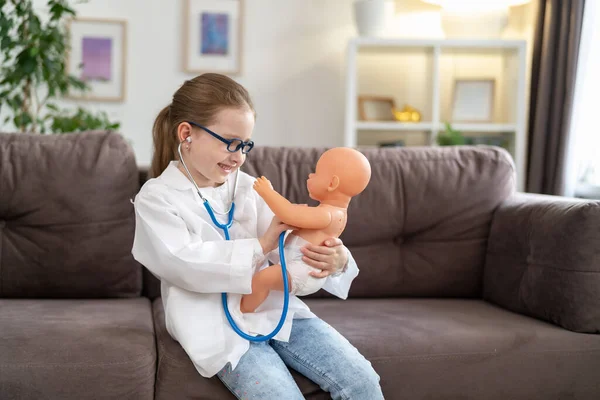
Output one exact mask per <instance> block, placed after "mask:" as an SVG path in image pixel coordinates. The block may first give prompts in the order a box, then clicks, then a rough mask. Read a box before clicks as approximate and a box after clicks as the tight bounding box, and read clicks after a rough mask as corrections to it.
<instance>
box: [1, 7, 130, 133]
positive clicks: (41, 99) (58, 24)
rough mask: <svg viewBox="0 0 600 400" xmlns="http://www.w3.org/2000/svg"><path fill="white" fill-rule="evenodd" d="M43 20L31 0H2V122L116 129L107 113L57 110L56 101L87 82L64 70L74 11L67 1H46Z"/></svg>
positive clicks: (31, 128)
mask: <svg viewBox="0 0 600 400" xmlns="http://www.w3.org/2000/svg"><path fill="white" fill-rule="evenodd" d="M47 6H48V18H46V20H45V21H42V19H41V18H40V16H39V15H38V14H37V13H36V12H35V10H34V8H33V4H32V0H0V60H1V64H0V110H6V109H7V110H8V116H7V117H6V118H5V119H4V123H5V124H6V123H9V122H12V123H13V124H14V126H15V128H16V129H17V130H18V131H20V132H36V133H37V132H39V133H47V132H51V133H64V132H75V131H82V130H88V129H109V130H110V129H112V130H114V129H118V128H119V126H120V123H118V122H111V121H109V119H108V116H107V115H106V113H98V114H94V113H92V112H90V111H87V110H85V109H83V108H78V109H77V110H68V109H63V110H61V109H60V108H59V107H58V105H57V104H56V103H55V101H56V100H58V99H60V98H61V97H64V96H65V95H66V94H67V93H69V92H71V91H77V90H79V91H86V90H89V87H88V85H87V84H86V83H85V82H84V81H82V80H80V79H79V78H77V77H76V76H73V75H69V74H68V73H67V71H66V57H65V56H66V54H67V52H68V51H69V39H68V33H67V26H66V25H67V21H68V19H69V18H72V17H75V15H76V13H75V10H74V9H73V8H71V7H70V6H69V3H68V0H48V1H47Z"/></svg>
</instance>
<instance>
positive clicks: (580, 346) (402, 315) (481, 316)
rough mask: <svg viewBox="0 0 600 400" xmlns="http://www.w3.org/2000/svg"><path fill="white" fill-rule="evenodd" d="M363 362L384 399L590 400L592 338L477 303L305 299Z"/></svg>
mask: <svg viewBox="0 0 600 400" xmlns="http://www.w3.org/2000/svg"><path fill="white" fill-rule="evenodd" d="M307 304H308V305H309V306H310V307H311V310H312V311H313V312H315V313H316V314H317V315H319V316H320V317H321V318H322V319H324V320H325V321H327V322H328V323H329V324H331V325H332V326H333V327H334V328H336V329H337V330H338V331H339V332H340V333H342V335H344V336H345V337H346V338H347V339H348V340H349V341H350V342H351V343H352V344H354V345H355V346H356V347H357V348H358V350H359V351H360V352H361V353H362V354H363V355H364V356H365V357H366V358H367V359H368V360H370V361H371V363H372V365H373V367H374V368H375V370H376V371H377V372H378V373H379V375H380V376H381V385H382V389H383V393H384V395H385V396H386V398H405V399H439V398H444V399H491V400H493V399H498V400H505V399H512V400H531V399H540V400H541V399H557V398H564V399H590V400H591V399H596V398H598V397H597V396H598V393H600V380H599V379H598V370H599V369H600V335H589V334H579V333H574V332H570V331H567V330H564V329H562V328H559V327H556V326H554V325H551V324H548V323H545V322H542V321H539V320H536V319H532V318H529V317H525V316H522V315H519V314H515V313H512V312H510V311H506V310H504V309H502V308H499V307H496V306H494V305H492V304H490V303H486V302H484V301H481V300H458V299H350V300H347V301H346V302H343V301H337V300H330V299H318V300H309V301H307Z"/></svg>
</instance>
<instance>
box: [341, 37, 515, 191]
mask: <svg viewBox="0 0 600 400" xmlns="http://www.w3.org/2000/svg"><path fill="white" fill-rule="evenodd" d="M361 57H364V59H362V60H361ZM402 57H404V58H402ZM526 64H527V60H526V42H525V41H524V40H464V39H431V40H428V39H387V38H356V39H352V40H351V41H350V42H349V45H348V51H347V68H346V74H347V75H346V121H345V136H344V142H345V143H344V145H345V146H350V147H354V146H357V145H364V143H362V142H365V141H367V142H368V141H369V140H368V139H369V138H372V137H374V136H376V135H386V137H388V140H389V137H390V136H394V137H397V138H398V139H402V138H404V137H406V135H415V134H420V135H422V136H423V137H424V139H422V140H421V142H422V144H423V145H436V136H437V134H438V133H439V132H440V131H443V130H444V123H445V122H450V123H451V124H452V127H453V128H454V129H456V130H459V131H461V132H463V133H464V134H465V135H468V134H469V133H472V134H478V135H484V136H485V135H486V134H490V135H491V134H502V135H506V137H507V140H509V142H510V145H509V149H508V150H509V152H510V153H511V154H512V156H513V158H514V161H515V165H516V167H517V179H518V189H519V190H523V188H524V183H525V180H524V178H525V166H526V154H527V150H526V149H527V132H526V125H527V122H526V104H525V100H526V93H525V90H526ZM490 66H491V67H490ZM482 77H491V78H494V79H495V80H496V86H495V94H494V96H495V106H494V119H493V120H492V122H490V123H459V122H456V123H455V122H453V121H452V120H451V119H450V112H449V108H450V107H449V105H450V104H451V96H452V82H453V81H454V79H455V78H465V79H467V78H482ZM419 85H421V86H419ZM359 95H375V96H390V97H394V98H395V99H396V100H400V101H397V104H396V105H397V106H398V107H399V108H402V107H401V106H402V104H401V103H402V102H404V103H407V104H411V105H413V106H415V107H416V108H417V109H419V110H420V111H421V113H422V116H423V118H422V121H421V122H417V123H403V122H395V121H381V122H379V121H360V120H359V119H358V96H359ZM398 103H399V104H398ZM415 104H416V105H415ZM361 139H363V140H361ZM419 145H421V144H419Z"/></svg>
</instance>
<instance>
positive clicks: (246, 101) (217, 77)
mask: <svg viewBox="0 0 600 400" xmlns="http://www.w3.org/2000/svg"><path fill="white" fill-rule="evenodd" d="M224 108H248V109H250V111H252V113H254V116H255V118H256V111H255V110H254V105H253V104H252V100H251V99H250V95H249V94H248V91H247V90H246V89H245V88H244V87H243V86H242V85H240V84H239V83H237V82H236V81H234V80H233V79H231V78H229V77H227V76H225V75H221V74H215V73H207V74H203V75H200V76H197V77H195V78H193V79H190V80H187V81H185V82H184V83H183V85H182V86H181V87H180V88H179V89H178V90H177V91H176V92H175V94H174V95H173V100H172V102H171V104H170V105H168V106H166V107H165V108H163V109H162V110H161V111H160V113H158V116H157V117H156V120H155V121H154V126H153V127H152V139H153V142H154V154H153V156H152V164H151V165H150V177H157V176H159V175H160V174H162V172H163V171H164V170H165V169H166V168H167V166H168V165H169V163H170V162H171V161H173V160H177V159H179V155H178V154H177V146H178V145H179V139H178V138H177V127H178V126H179V124H181V123H182V122H186V121H193V122H195V123H197V124H200V125H204V126H207V125H210V124H212V123H213V122H214V120H215V118H216V116H217V113H218V112H219V111H221V110H222V109H224Z"/></svg>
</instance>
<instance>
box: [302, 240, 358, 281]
mask: <svg viewBox="0 0 600 400" xmlns="http://www.w3.org/2000/svg"><path fill="white" fill-rule="evenodd" d="M302 254H304V257H302V261H304V262H305V263H306V264H308V265H310V266H311V267H315V268H317V269H320V270H322V271H321V272H316V271H311V273H310V275H311V276H314V277H315V278H325V277H327V276H329V275H331V274H335V273H336V272H338V271H341V270H342V268H344V266H345V265H346V263H347V262H348V250H347V249H346V246H344V243H342V241H341V240H340V239H339V238H330V239H327V240H325V243H324V246H317V245H314V244H310V243H309V244H307V245H306V246H304V247H303V248H302Z"/></svg>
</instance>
